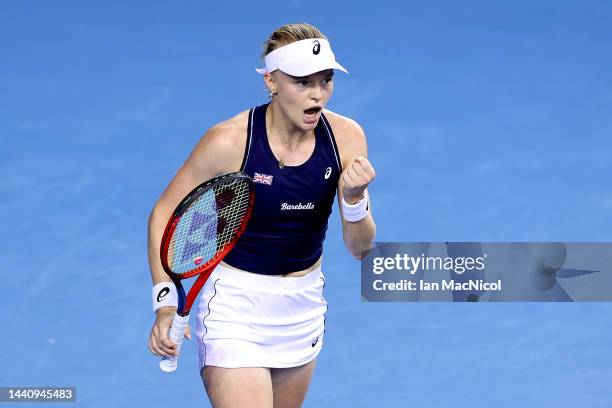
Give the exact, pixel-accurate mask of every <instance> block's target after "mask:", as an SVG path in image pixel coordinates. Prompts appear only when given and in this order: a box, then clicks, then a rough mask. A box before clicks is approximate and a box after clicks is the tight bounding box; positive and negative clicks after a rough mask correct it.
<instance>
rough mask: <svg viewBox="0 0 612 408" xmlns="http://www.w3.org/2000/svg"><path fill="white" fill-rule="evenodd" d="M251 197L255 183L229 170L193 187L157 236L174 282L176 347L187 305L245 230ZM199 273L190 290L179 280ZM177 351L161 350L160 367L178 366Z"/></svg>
mask: <svg viewBox="0 0 612 408" xmlns="http://www.w3.org/2000/svg"><path fill="white" fill-rule="evenodd" d="M254 202H255V186H254V184H253V181H252V180H251V178H250V177H249V176H248V175H246V174H244V173H241V172H236V173H227V174H223V175H221V176H218V177H215V178H213V179H211V180H208V181H205V182H204V183H202V184H200V185H199V186H198V187H196V188H195V189H193V191H191V192H190V193H189V194H188V195H187V196H186V197H185V198H184V199H183V200H182V201H181V202H180V204H179V205H178V206H177V207H176V210H174V212H173V213H172V216H171V217H170V220H168V224H167V225H166V229H165V231H164V235H163V237H162V241H161V250H160V255H161V263H162V266H163V267H164V270H165V271H166V272H167V273H168V275H169V276H170V278H171V279H172V281H173V282H174V284H175V285H176V289H177V294H178V308H177V310H176V315H175V316H174V320H173V321H172V327H171V328H170V331H169V337H170V340H172V341H173V342H174V343H175V344H176V345H177V352H180V349H181V344H182V343H183V335H184V333H185V328H186V326H187V323H188V322H189V311H190V310H191V306H192V305H193V303H194V301H195V299H196V298H197V296H198V293H199V292H200V289H202V287H203V286H204V284H205V283H206V280H207V279H208V277H209V276H210V274H211V273H212V271H213V269H214V268H215V267H216V266H217V265H218V264H219V262H221V260H222V259H223V257H224V256H225V255H227V253H228V252H229V251H230V250H231V249H232V248H233V247H234V245H235V244H236V242H237V241H238V238H240V236H241V235H242V233H243V232H244V230H245V228H246V226H247V223H248V221H249V218H250V217H251V212H252V210H253V204H254ZM196 275H199V276H198V278H197V279H196V281H195V282H194V284H193V286H192V287H191V289H190V290H189V294H187V295H185V290H184V289H183V285H182V283H181V281H182V280H183V279H187V278H190V277H193V276H196ZM177 364H178V356H164V357H163V358H162V361H161V362H160V364H159V367H160V368H161V369H162V370H163V371H166V372H171V371H174V370H176V367H177Z"/></svg>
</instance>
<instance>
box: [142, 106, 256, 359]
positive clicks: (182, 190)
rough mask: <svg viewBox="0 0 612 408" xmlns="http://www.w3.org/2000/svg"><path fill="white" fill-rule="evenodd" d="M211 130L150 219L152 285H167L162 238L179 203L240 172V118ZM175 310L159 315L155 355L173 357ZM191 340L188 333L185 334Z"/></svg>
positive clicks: (243, 131) (152, 341)
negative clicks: (199, 187) (170, 333)
mask: <svg viewBox="0 0 612 408" xmlns="http://www.w3.org/2000/svg"><path fill="white" fill-rule="evenodd" d="M243 115H244V113H243V114H240V115H238V116H237V117H235V118H233V119H230V120H229V121H227V122H223V123H221V124H219V125H216V126H214V127H212V128H211V129H209V130H208V131H207V132H206V133H205V134H204V136H203V137H202V138H201V139H200V141H199V142H198V144H197V145H196V147H195V148H194V150H193V152H192V153H191V155H190V156H189V157H188V158H187V160H186V161H185V163H184V164H183V166H182V167H181V168H180V169H179V171H178V172H177V173H176V175H175V176H174V177H173V178H172V181H170V184H168V186H167V187H166V189H165V190H164V192H163V193H162V195H161V197H160V198H159V200H158V201H157V203H156V204H155V206H154V207H153V210H152V211H151V214H150V215H149V228H148V240H147V246H148V257H149V268H150V270H151V278H152V280H153V285H155V284H156V283H159V282H164V281H166V282H168V281H170V277H169V276H168V274H167V273H166V271H164V269H163V267H162V265H161V260H160V253H159V250H160V244H161V238H162V235H163V233H164V229H165V227H166V223H167V222H168V219H169V218H170V215H171V213H172V211H174V209H175V208H176V206H177V205H178V203H179V202H180V201H181V200H182V199H183V197H185V195H187V193H189V192H190V191H191V190H193V189H194V188H195V187H196V186H197V185H199V184H201V183H202V182H204V181H206V180H208V179H211V178H213V177H215V176H218V175H220V174H223V173H228V172H233V171H238V170H240V165H241V163H242V159H243V155H244V147H245V143H246V125H245V126H244V127H243V126H242V122H243V121H241V120H240V119H241V116H243ZM175 311H176V308H174V307H162V308H160V309H158V310H157V312H156V315H157V316H156V317H157V318H156V321H155V324H154V326H153V329H152V330H151V335H150V337H149V349H150V350H151V352H152V353H153V354H156V355H171V354H174V350H175V345H174V343H172V342H171V341H170V339H169V338H168V329H169V328H170V326H171V324H172V318H173V317H174V313H175ZM186 333H187V334H186V335H187V336H188V337H189V332H188V331H187V332H186Z"/></svg>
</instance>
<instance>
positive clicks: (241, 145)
mask: <svg viewBox="0 0 612 408" xmlns="http://www.w3.org/2000/svg"><path fill="white" fill-rule="evenodd" d="M264 48H265V51H264V54H263V57H264V61H265V67H264V68H261V69H257V72H258V73H260V74H262V76H263V80H264V84H265V86H266V87H267V89H268V91H269V93H270V98H271V101H270V102H269V103H266V104H264V105H261V106H257V107H255V108H252V109H250V110H247V111H244V112H242V113H240V114H238V115H236V116H235V117H233V118H231V119H229V120H227V121H225V122H221V123H219V124H217V125H215V126H213V127H212V128H211V129H209V130H208V131H207V132H206V134H205V135H204V136H203V137H202V139H201V140H200V142H199V143H198V144H197V146H196V147H195V149H194V150H193V152H192V153H191V155H190V156H189V158H188V159H187V160H186V162H185V163H184V165H183V166H182V167H181V169H180V170H179V171H178V173H177V174H176V175H175V177H174V178H173V180H172V181H171V182H170V184H169V185H168V187H167V188H166V190H165V191H164V193H163V194H162V196H161V198H160V199H159V201H158V202H157V203H156V205H155V207H154V209H153V211H152V213H151V216H150V218H149V262H150V266H151V274H152V277H153V283H154V284H155V285H156V286H157V285H158V284H160V283H161V284H164V283H165V282H168V281H170V279H169V277H168V275H167V274H166V273H165V272H164V270H163V268H162V266H161V264H160V261H159V247H160V240H161V236H162V234H163V230H164V227H165V223H166V221H167V220H168V218H169V216H170V214H171V212H172V210H173V209H174V208H175V207H176V205H177V203H178V202H179V201H180V200H181V198H182V197H183V196H185V194H186V193H187V192H189V191H190V190H191V189H192V188H193V187H194V186H196V185H198V184H199V183H201V182H202V181H204V180H207V179H209V178H212V177H214V176H217V175H219V174H223V173H227V172H235V171H243V172H245V173H247V174H248V175H249V176H251V177H252V178H253V180H254V182H255V185H256V194H255V207H254V209H253V214H252V217H251V220H250V222H249V224H248V226H247V229H246V231H245V232H244V234H243V235H242V237H241V238H240V240H239V241H238V243H237V244H236V246H235V247H234V249H233V250H232V251H231V252H230V253H229V254H228V255H227V256H226V257H225V259H224V260H223V262H221V263H220V264H219V266H217V268H216V269H215V270H214V271H213V273H212V274H211V276H210V278H209V279H208V281H207V283H206V285H205V286H204V288H203V289H202V292H201V295H200V302H199V306H198V308H197V321H196V329H195V333H196V337H197V341H198V345H199V360H200V375H201V377H202V380H203V382H204V386H205V389H206V391H207V393H208V397H209V399H210V401H211V404H212V405H213V407H216V408H218V407H275V408H279V407H280V408H283V407H299V406H301V404H302V402H303V400H304V397H305V394H306V391H307V388H308V385H309V382H310V379H311V376H312V373H313V370H314V367H315V360H316V357H317V355H318V354H319V352H320V351H321V347H322V345H323V333H324V330H325V327H324V323H325V321H324V315H325V312H326V310H327V303H326V301H325V299H324V298H323V286H324V282H325V277H324V275H323V273H322V270H321V264H322V245H323V240H324V238H325V233H326V230H327V222H328V218H329V215H330V213H331V211H332V205H333V201H334V198H335V196H336V192H337V193H338V202H339V206H340V210H341V214H342V231H343V237H344V242H345V244H346V247H347V248H348V250H349V251H350V252H351V253H352V254H353V255H354V256H355V257H356V258H360V257H361V253H362V251H364V250H367V249H368V248H369V247H370V246H371V243H372V241H373V239H374V234H375V229H376V227H375V224H374V220H373V219H372V215H371V205H370V203H369V198H368V194H367V187H368V184H369V183H370V182H371V181H372V180H373V179H374V176H375V172H374V169H373V167H372V165H371V164H370V162H369V161H368V159H367V146H366V138H365V134H364V132H363V130H362V128H361V127H360V126H359V125H358V124H357V123H356V122H355V121H353V120H351V119H349V118H346V117H343V116H340V115H338V114H336V113H334V112H331V111H329V110H327V109H325V106H326V104H327V102H328V101H329V99H330V98H331V96H332V93H333V89H334V85H333V84H334V83H333V75H334V70H339V71H343V72H345V73H346V72H347V71H346V69H344V67H342V66H341V65H340V64H339V63H338V62H336V60H335V56H334V53H333V52H332V50H331V47H330V44H329V42H328V40H327V38H326V37H325V36H324V35H323V34H322V33H321V32H320V31H319V30H318V29H317V28H315V27H313V26H312V25H310V24H305V23H303V24H289V25H285V26H283V27H281V28H279V29H278V30H276V31H275V32H274V33H272V35H271V36H270V38H269V39H268V40H267V41H266V42H265V44H264ZM153 297H154V299H153V300H154V309H156V316H157V318H156V320H155V324H154V325H153V329H152V330H151V334H150V338H149V349H150V351H151V352H152V353H153V354H155V355H160V356H161V355H175V354H177V351H176V346H175V344H174V343H173V342H171V341H170V340H169V338H168V335H167V333H168V329H169V327H170V325H171V323H172V318H173V316H174V314H175V310H176V304H171V301H170V303H164V302H158V300H159V297H160V293H157V292H156V290H155V289H154V291H153ZM168 299H170V297H168ZM160 306H161V307H160ZM194 314H195V313H194ZM185 336H186V337H187V338H191V337H190V333H189V329H187V330H186V332H185Z"/></svg>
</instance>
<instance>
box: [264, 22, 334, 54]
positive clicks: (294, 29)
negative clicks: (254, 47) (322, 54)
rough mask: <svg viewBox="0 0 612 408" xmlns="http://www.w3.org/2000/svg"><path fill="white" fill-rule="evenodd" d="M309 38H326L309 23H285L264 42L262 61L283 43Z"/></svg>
mask: <svg viewBox="0 0 612 408" xmlns="http://www.w3.org/2000/svg"><path fill="white" fill-rule="evenodd" d="M309 38H325V39H326V40H327V37H326V36H325V34H323V33H322V32H321V31H320V30H319V29H318V28H317V27H315V26H313V25H311V24H308V23H296V24H285V25H284V26H282V27H280V28H278V29H276V30H275V31H274V32H273V33H272V34H270V37H269V38H268V39H267V40H266V42H264V43H263V46H262V49H263V52H262V54H261V59H262V61H263V60H264V58H265V57H266V55H268V54H269V53H271V52H272V51H274V50H275V49H277V48H280V47H282V46H283V45H287V44H291V43H293V42H296V41H301V40H307V39H309Z"/></svg>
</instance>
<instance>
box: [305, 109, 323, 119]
mask: <svg viewBox="0 0 612 408" xmlns="http://www.w3.org/2000/svg"><path fill="white" fill-rule="evenodd" d="M319 112H321V107H320V106H314V107H312V108H308V109H304V118H305V120H306V122H309V123H314V122H316V121H317V120H318V117H317V115H318V114H319Z"/></svg>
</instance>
